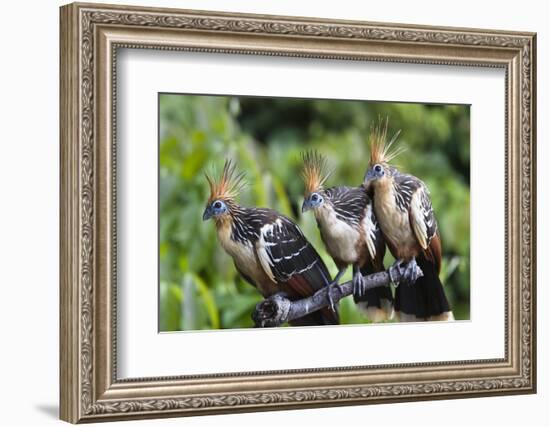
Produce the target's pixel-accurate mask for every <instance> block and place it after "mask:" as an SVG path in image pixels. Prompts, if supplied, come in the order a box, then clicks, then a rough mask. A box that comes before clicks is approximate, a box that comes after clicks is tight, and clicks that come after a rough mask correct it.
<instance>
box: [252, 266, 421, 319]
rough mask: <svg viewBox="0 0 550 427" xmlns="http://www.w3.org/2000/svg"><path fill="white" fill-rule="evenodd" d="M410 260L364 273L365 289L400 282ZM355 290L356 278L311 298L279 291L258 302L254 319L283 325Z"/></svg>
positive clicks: (416, 271)
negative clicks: (293, 297)
mask: <svg viewBox="0 0 550 427" xmlns="http://www.w3.org/2000/svg"><path fill="white" fill-rule="evenodd" d="M409 264H410V263H408V264H405V263H403V262H396V263H394V264H393V265H392V266H391V267H390V268H388V269H387V270H386V271H381V272H379V273H373V274H369V275H367V276H364V277H363V278H364V280H365V289H373V288H377V287H380V286H389V285H390V284H391V283H394V284H395V283H399V282H400V281H402V280H403V279H404V278H405V277H406V276H407V274H408V273H407V269H408V267H409ZM414 268H415V274H416V275H417V277H422V276H423V273H422V270H421V269H420V267H419V266H418V265H416V264H414ZM352 294H353V281H349V282H345V283H342V284H341V285H340V286H339V289H337V287H336V286H327V287H325V288H323V289H321V290H319V291H317V292H316V293H315V294H314V295H312V296H310V297H308V298H303V299H300V300H295V301H291V300H290V299H288V297H287V296H286V295H285V294H284V293H277V294H275V295H272V296H271V297H269V298H266V299H265V300H263V301H261V302H260V303H258V304H257V305H256V309H255V311H254V313H253V314H252V319H253V320H254V323H255V324H256V327H258V328H265V327H275V326H280V325H281V324H283V323H286V322H290V321H292V320H296V319H299V318H301V317H304V316H307V315H308V314H310V313H313V312H315V311H317V310H320V309H322V308H324V307H327V306H328V305H329V304H330V303H329V298H330V299H331V300H332V301H333V302H334V304H336V303H338V301H340V300H341V299H342V298H344V297H346V296H349V295H352Z"/></svg>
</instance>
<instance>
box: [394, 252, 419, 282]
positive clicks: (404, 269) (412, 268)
mask: <svg viewBox="0 0 550 427" xmlns="http://www.w3.org/2000/svg"><path fill="white" fill-rule="evenodd" d="M396 270H397V271H398V272H399V277H400V278H399V279H396V278H395V277H396V273H395V272H396ZM388 274H389V276H390V279H391V282H392V283H393V284H394V285H396V286H397V285H399V284H400V283H402V284H404V285H405V284H406V285H409V286H412V285H414V283H415V282H416V281H417V280H418V279H419V278H420V277H422V276H423V275H424V273H423V272H422V269H421V268H420V267H419V266H418V264H417V263H416V260H415V259H414V258H413V259H411V260H410V261H405V260H402V259H398V260H397V261H395V262H394V263H393V265H392V266H391V267H390V268H388Z"/></svg>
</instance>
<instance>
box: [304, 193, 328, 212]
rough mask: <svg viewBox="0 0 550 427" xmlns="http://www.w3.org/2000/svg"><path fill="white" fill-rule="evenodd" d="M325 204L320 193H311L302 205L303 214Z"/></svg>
mask: <svg viewBox="0 0 550 427" xmlns="http://www.w3.org/2000/svg"><path fill="white" fill-rule="evenodd" d="M323 202H324V199H323V196H321V195H320V194H319V193H311V194H310V195H309V196H308V197H307V199H304V203H302V212H307V211H309V210H310V209H315V208H317V207H319V206H321V205H322V204H323Z"/></svg>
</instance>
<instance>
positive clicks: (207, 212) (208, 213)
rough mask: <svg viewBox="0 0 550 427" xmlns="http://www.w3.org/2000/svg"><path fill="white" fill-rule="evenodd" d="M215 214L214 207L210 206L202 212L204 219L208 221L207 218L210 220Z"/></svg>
mask: <svg viewBox="0 0 550 427" xmlns="http://www.w3.org/2000/svg"><path fill="white" fill-rule="evenodd" d="M213 216H214V213H213V212H212V208H211V207H210V206H208V207H207V208H206V209H205V210H204V213H203V214H202V220H203V221H206V220H209V219H210V218H212V217H213Z"/></svg>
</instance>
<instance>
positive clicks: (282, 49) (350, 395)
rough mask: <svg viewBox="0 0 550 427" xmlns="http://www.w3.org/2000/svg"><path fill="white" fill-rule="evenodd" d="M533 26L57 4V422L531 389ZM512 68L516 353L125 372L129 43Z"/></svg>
mask: <svg viewBox="0 0 550 427" xmlns="http://www.w3.org/2000/svg"><path fill="white" fill-rule="evenodd" d="M535 41H536V38H535V34H533V33H518V32H507V31H487V30H474V29H459V28H436V27H423V26H412V25H401V24H381V23H367V22H351V21H328V20H321V19H310V18H291V17H280V16H261V15H240V14H239V15H237V14H228V13H215V12H197V11H188V10H174V9H157V8H155V9H153V8H136V7H126V6H112V5H98V4H71V5H67V6H63V7H62V8H61V48H60V50H61V83H60V87H61V95H60V105H61V118H60V135H61V224H60V225H61V249H60V251H61V281H60V282H61V283H60V287H61V291H60V292H61V296H60V304H61V313H60V316H61V331H60V336H61V347H60V350H61V351H60V354H61V356H60V372H61V374H60V377H61V378H60V381H61V418H62V419H64V420H66V421H70V422H73V423H76V422H84V421H101V420H114V419H128V418H151V417H166V416H181V415H199V414H214V413H226V412H243V411H257V410H274V409H287V408H307V407H320V406H328V405H356V404H367V403H381V402H401V401H410V400H424V399H443V398H457V397H469V396H486V395H493V394H497V393H508V394H518V393H533V392H535V389H536V388H535V384H536V352H535V350H536V341H535V326H536V322H535V272H536V264H535V261H536V258H535V255H536V254H535V248H536V242H535V236H536V232H535V231H536V216H535V215H536V183H535V177H536V171H535V153H536V151H535V149H536V147H535V49H536V45H535ZM119 47H128V48H136V49H141V48H150V49H169V50H190V51H203V52H222V53H228V54H231V53H241V54H251V55H280V56H297V57H313V58H322V59H324V58H330V59H334V58H338V59H346V60H355V61H364V60H369V61H393V62H406V63H429V64H447V65H471V66H479V67H501V68H504V69H505V72H506V89H505V91H503V96H505V98H506V139H507V141H506V176H505V177H504V179H505V183H506V189H507V190H506V212H505V215H506V230H505V234H506V260H507V262H506V279H507V280H506V283H505V293H506V321H505V332H506V334H505V335H506V340H505V341H506V342H505V357H504V358H503V359H497V360H473V361H467V362H462V361H461V362H445V363H422V364H403V365H398V366H396V365H393V366H390V365H384V366H378V367H354V368H345V367H341V368H334V369H311V370H301V371H285V372H253V373H243V374H238V375H231V374H219V375H208V376H193V377H177V378H144V379H135V380H131V381H129V380H117V377H116V359H115V355H116V338H115V337H116V335H115V334H114V330H115V329H114V328H115V316H116V294H115V292H116V288H115V280H116V258H115V256H114V255H115V253H116V233H115V228H114V227H115V221H116V216H115V215H116V209H115V195H116V187H115V185H114V184H115V182H114V176H115V172H116V169H115V168H116V159H115V151H114V144H115V140H114V138H115V126H116V116H115V108H114V105H115V102H116V95H115V94H116V92H115V90H114V89H115V88H116V85H115V83H116V74H115V72H114V71H115V68H114V65H115V63H116V57H117V48H119Z"/></svg>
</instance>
